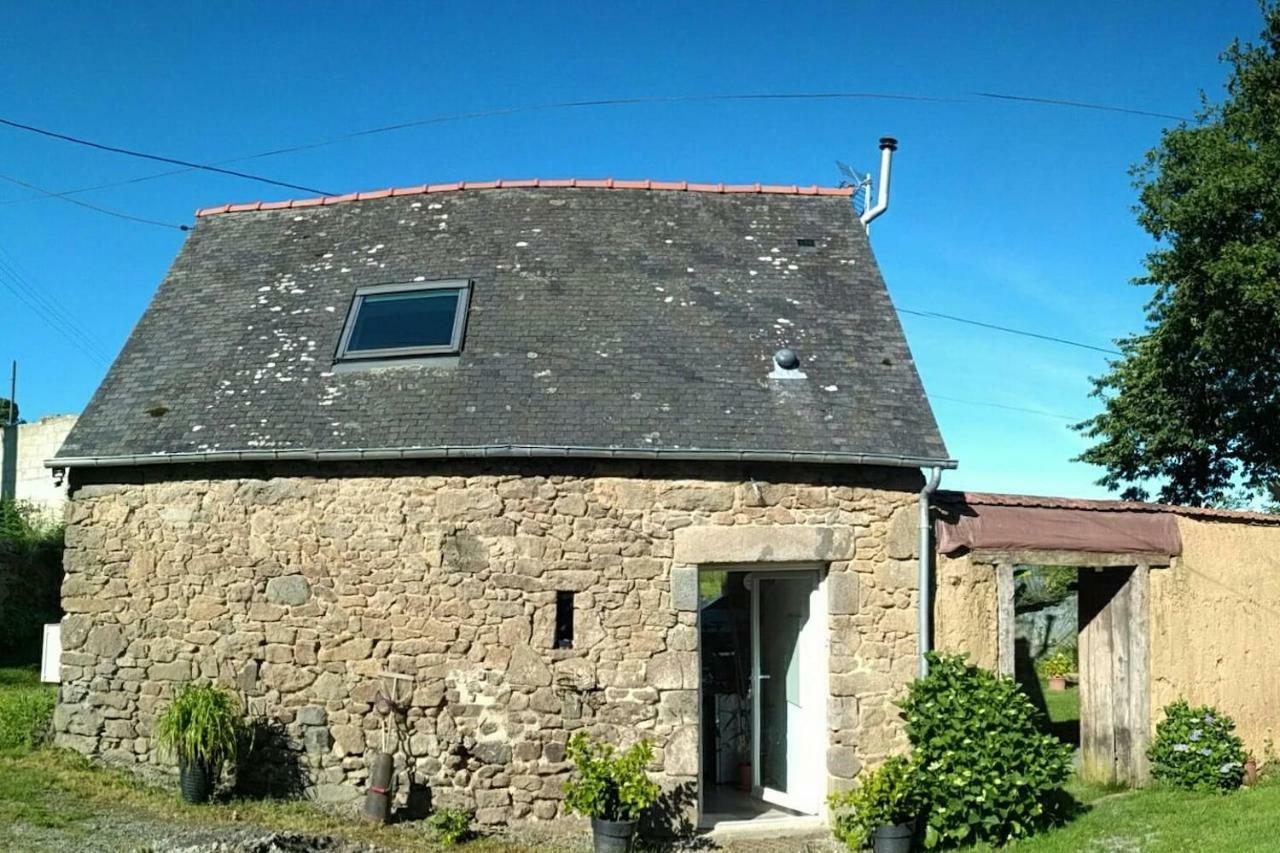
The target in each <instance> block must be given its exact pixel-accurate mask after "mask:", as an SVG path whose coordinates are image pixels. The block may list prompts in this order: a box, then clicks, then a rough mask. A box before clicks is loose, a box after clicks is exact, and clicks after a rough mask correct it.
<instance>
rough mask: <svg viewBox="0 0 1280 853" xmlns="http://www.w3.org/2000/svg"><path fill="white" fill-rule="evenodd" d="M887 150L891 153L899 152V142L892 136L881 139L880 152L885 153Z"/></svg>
mask: <svg viewBox="0 0 1280 853" xmlns="http://www.w3.org/2000/svg"><path fill="white" fill-rule="evenodd" d="M886 148H888V149H889V150H890V151H897V150H898V140H896V139H894V138H893V137H892V136H882V137H880V150H881V151H883V150H884V149H886Z"/></svg>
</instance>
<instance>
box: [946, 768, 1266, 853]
mask: <svg viewBox="0 0 1280 853" xmlns="http://www.w3.org/2000/svg"><path fill="white" fill-rule="evenodd" d="M1086 809H1087V810H1086V811H1085V812H1084V814H1082V815H1080V816H1079V817H1077V818H1076V819H1075V820H1073V821H1072V822H1071V823H1069V824H1067V825H1066V826H1064V827H1061V828H1060V829H1055V830H1053V831H1051V832H1046V833H1043V834H1042V835H1039V836H1036V837H1035V838H1031V839H1027V840H1026V841H1022V842H1020V843H1017V844H1014V845H1011V846H1010V847H1007V848H1004V849H1006V850H1016V851H1025V853H1094V852H1095V851H1096V853H1201V851H1205V853H1210V851H1223V853H1229V852H1231V853H1233V851H1253V850H1257V851H1264V850H1277V849H1280V785H1278V784H1275V783H1272V784H1267V785H1261V786H1258V787H1256V788H1243V789H1241V790H1239V791H1236V792H1235V793H1232V794H1227V795H1222V794H1191V793H1186V792H1183V791H1172V790H1156V789H1151V790H1145V791H1132V792H1127V793H1119V794H1112V795H1109V796H1104V797H1102V798H1101V799H1098V800H1096V801H1094V802H1092V803H1091V804H1089V805H1087V806H1086ZM969 849H970V850H973V851H975V853H976V851H986V850H990V849H991V848H989V847H974V848H969Z"/></svg>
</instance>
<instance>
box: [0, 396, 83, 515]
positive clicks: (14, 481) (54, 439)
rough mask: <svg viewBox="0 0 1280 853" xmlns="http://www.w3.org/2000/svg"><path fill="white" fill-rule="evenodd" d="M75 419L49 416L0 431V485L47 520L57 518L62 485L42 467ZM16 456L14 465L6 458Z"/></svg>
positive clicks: (63, 495) (62, 497)
mask: <svg viewBox="0 0 1280 853" xmlns="http://www.w3.org/2000/svg"><path fill="white" fill-rule="evenodd" d="M76 418H77V416H76V415H49V416H48V417H43V418H40V419H39V420H37V421H32V422H31V423H28V424H18V425H17V426H16V427H0V433H3V434H4V435H3V436H2V438H3V443H4V447H5V452H4V453H3V454H0V483H4V484H5V488H6V489H9V490H12V492H13V496H14V497H15V498H16V499H18V500H20V501H26V502H28V503H32V504H35V505H36V506H38V507H40V508H41V509H42V510H44V511H45V512H46V513H48V514H49V515H51V516H58V515H59V514H61V512H62V506H63V504H64V503H66V500H67V489H66V486H65V485H59V484H58V483H56V482H55V481H54V479H53V472H52V471H50V470H49V469H48V468H46V467H45V466H44V461H45V460H46V459H49V458H51V457H52V456H53V455H54V454H56V453H57V452H58V449H59V448H60V447H62V442H63V440H64V439H65V438H66V437H67V433H69V432H71V427H73V426H75V422H76ZM15 454H16V457H17V458H16V461H15V462H13V463H10V461H9V460H10V457H11V456H13V455H15Z"/></svg>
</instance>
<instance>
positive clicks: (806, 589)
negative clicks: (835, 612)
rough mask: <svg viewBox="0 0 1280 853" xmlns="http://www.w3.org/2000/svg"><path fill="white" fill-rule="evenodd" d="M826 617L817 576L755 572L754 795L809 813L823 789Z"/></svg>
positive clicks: (818, 804)
mask: <svg viewBox="0 0 1280 853" xmlns="http://www.w3.org/2000/svg"><path fill="white" fill-rule="evenodd" d="M824 613H825V611H824V609H823V607H822V601H821V598H820V596H819V573H818V572H817V571H788V572H775V573H753V575H752V577H751V636H752V642H753V644H754V649H753V651H754V653H753V654H752V678H753V687H754V689H753V690H752V697H753V708H752V711H753V714H752V717H753V734H754V737H753V741H754V744H753V748H754V760H753V761H752V768H753V770H752V773H753V775H754V777H755V778H754V787H755V789H756V795H757V796H759V797H760V798H761V799H763V800H765V801H766V802H770V803H774V804H776V805H779V806H782V807H784V808H788V809H793V810H795V811H798V812H803V813H806V814H817V813H818V812H819V811H820V810H821V808H822V791H823V788H824V787H825V782H826V772H825V761H824V758H825V755H826V749H825V746H826V743H825V738H826V725H825V715H824V711H825V707H826V702H825V697H824V694H825V693H826V690H825V688H824V684H825V681H826V679H825V673H826V665H827V656H826V654H825V647H826V642H825V637H824V634H825V619H824V618H823V614H824Z"/></svg>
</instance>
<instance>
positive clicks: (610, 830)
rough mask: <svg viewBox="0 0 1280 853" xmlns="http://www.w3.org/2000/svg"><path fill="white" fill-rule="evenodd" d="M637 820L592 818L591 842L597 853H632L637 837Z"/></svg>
mask: <svg viewBox="0 0 1280 853" xmlns="http://www.w3.org/2000/svg"><path fill="white" fill-rule="evenodd" d="M639 823H640V822H639V821H636V820H604V819H602V818H598V817H593V818H591V842H592V845H593V847H592V849H593V850H595V853H631V842H632V841H633V840H634V839H635V837H636V826H637V825H638V824H639Z"/></svg>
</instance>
